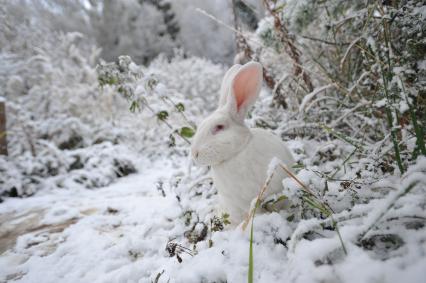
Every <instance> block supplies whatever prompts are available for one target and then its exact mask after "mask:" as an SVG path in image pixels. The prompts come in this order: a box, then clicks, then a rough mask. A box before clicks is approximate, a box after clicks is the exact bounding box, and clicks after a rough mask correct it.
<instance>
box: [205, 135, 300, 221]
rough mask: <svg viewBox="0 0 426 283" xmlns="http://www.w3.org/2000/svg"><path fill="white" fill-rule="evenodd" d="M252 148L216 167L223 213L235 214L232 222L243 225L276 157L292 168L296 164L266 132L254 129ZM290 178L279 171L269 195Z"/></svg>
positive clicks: (273, 136) (287, 151)
mask: <svg viewBox="0 0 426 283" xmlns="http://www.w3.org/2000/svg"><path fill="white" fill-rule="evenodd" d="M251 132H252V137H251V139H250V141H249V142H248V144H247V145H246V146H245V147H244V148H243V149H242V150H241V151H240V152H239V153H238V154H237V155H235V156H233V157H231V158H230V159H229V160H227V161H225V162H223V163H221V164H219V165H216V166H212V173H213V181H214V183H215V186H216V188H217V189H218V191H219V197H220V201H221V205H222V209H223V210H225V211H226V212H229V213H230V214H231V220H234V222H239V221H241V220H242V219H243V217H244V215H245V213H247V212H248V210H249V208H250V203H251V201H252V200H253V199H254V198H255V197H256V196H257V194H258V193H259V191H260V190H261V188H262V186H263V184H264V183H265V180H266V178H267V171H268V166H269V164H270V162H271V160H272V159H273V158H274V157H277V158H279V159H280V160H282V161H283V162H284V163H285V164H287V165H288V167H291V165H293V163H294V159H293V157H292V155H291V152H290V150H289V149H288V148H287V146H286V145H285V144H284V143H283V142H282V141H281V139H280V138H279V137H277V136H275V135H274V134H272V133H270V132H268V131H265V130H263V129H252V131H251ZM285 176H286V174H285V173H284V171H282V170H280V169H278V170H277V171H276V172H275V174H274V178H273V179H272V181H271V183H270V186H269V187H268V190H267V191H266V195H269V194H271V193H276V192H280V191H281V190H282V185H281V181H282V179H283V178H284V177H285Z"/></svg>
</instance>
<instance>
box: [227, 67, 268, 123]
mask: <svg viewBox="0 0 426 283" xmlns="http://www.w3.org/2000/svg"><path fill="white" fill-rule="evenodd" d="M262 81H263V67H262V65H261V64H259V63H257V62H249V63H247V64H245V65H244V66H242V67H241V68H239V70H238V71H237V73H236V74H235V76H234V78H233V80H232V82H231V91H230V92H229V99H227V107H228V111H229V112H230V114H231V115H232V116H233V117H234V118H235V119H236V120H237V121H239V122H241V123H242V122H243V121H244V118H245V117H246V115H247V111H248V110H249V109H250V107H251V106H253V104H254V103H255V101H256V99H257V97H258V96H259V92H260V89H261V87H262Z"/></svg>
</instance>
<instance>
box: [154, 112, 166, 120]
mask: <svg viewBox="0 0 426 283" xmlns="http://www.w3.org/2000/svg"><path fill="white" fill-rule="evenodd" d="M156 115H157V118H158V120H160V121H165V120H166V119H167V118H168V117H169V113H168V112H167V111H164V110H163V111H160V112H158V113H157V114H156Z"/></svg>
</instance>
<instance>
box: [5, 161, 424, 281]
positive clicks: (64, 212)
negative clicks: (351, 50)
mask: <svg viewBox="0 0 426 283" xmlns="http://www.w3.org/2000/svg"><path fill="white" fill-rule="evenodd" d="M425 161H426V159H425V158H421V159H420V160H419V162H418V163H417V165H416V166H414V167H413V168H412V169H411V171H410V172H408V173H407V177H403V178H402V179H401V182H402V183H401V185H402V186H401V188H404V186H405V185H407V184H411V183H412V182H413V181H417V182H422V184H426V178H425V175H424V173H423V174H421V173H419V172H425V166H426V163H425ZM184 164H185V161H184V160H182V163H181V166H177V167H176V166H175V165H173V164H171V163H170V162H168V161H166V160H160V161H157V162H156V163H155V164H152V163H149V162H148V161H147V160H140V163H138V169H139V170H140V172H141V173H139V174H136V175H131V176H128V177H125V178H122V179H120V180H119V181H118V182H116V183H114V184H112V185H110V186H108V187H105V188H101V189H98V190H86V189H78V188H76V189H75V190H74V191H73V192H70V191H68V190H56V191H52V192H49V193H39V194H37V195H35V196H33V197H30V198H26V199H6V200H5V202H4V203H2V205H1V206H0V216H1V217H2V219H4V220H3V221H2V226H0V227H1V228H0V233H2V235H5V234H4V233H5V230H6V231H7V230H8V229H10V228H11V227H15V229H17V227H19V226H20V224H25V223H26V221H27V220H30V221H32V223H31V225H30V226H29V227H33V228H31V229H29V230H28V231H26V232H25V234H23V235H22V236H19V237H18V238H17V242H16V245H14V246H13V245H8V247H7V250H6V251H5V252H4V253H3V254H2V255H1V256H0V264H1V265H2V266H3V267H7V268H1V269H0V270H1V271H0V280H3V281H4V280H6V279H7V278H8V280H11V279H12V278H13V279H14V280H15V281H16V282H39V280H40V278H43V282H58V281H61V282H151V281H153V280H155V278H156V276H157V275H158V274H160V273H161V276H160V279H159V281H158V282H168V281H169V280H170V282H202V281H203V280H204V281H209V282H213V281H216V282H217V281H227V282H242V281H245V280H246V273H247V268H248V244H249V237H248V233H247V232H243V231H242V230H241V229H240V228H227V229H225V230H224V231H221V232H214V233H212V234H210V235H209V236H208V237H207V238H206V239H205V240H202V241H201V242H198V243H196V244H195V246H196V250H193V248H192V247H191V245H190V244H189V243H188V242H187V241H186V240H185V238H184V237H183V234H184V232H185V230H187V229H188V226H186V225H185V223H184V219H183V218H182V214H183V213H184V211H185V210H186V209H185V207H186V206H187V205H191V204H188V203H187V204H185V201H189V202H193V204H192V207H193V208H197V207H204V210H206V209H207V212H206V211H205V212H204V214H205V217H204V218H208V217H207V215H208V214H209V212H208V211H209V210H212V209H213V207H214V202H216V201H217V200H216V195H213V196H210V197H206V196H204V197H199V196H197V195H196V194H195V195H194V194H193V195H191V194H189V193H188V191H186V193H185V194H181V195H180V196H181V198H182V200H181V202H179V201H178V199H177V198H176V189H175V188H173V187H170V186H164V187H163V189H164V193H165V194H164V195H163V194H162V193H161V192H160V191H159V190H158V189H157V186H156V184H158V181H159V180H167V179H168V178H172V177H173V175H175V174H179V172H181V170H182V169H181V168H184ZM298 177H299V178H300V179H301V180H307V179H308V178H309V177H307V176H305V177H304V173H303V172H299V174H298ZM180 189H181V190H182V189H183V188H180ZM183 190H184V191H185V189H183ZM423 190H424V187H423ZM299 192H300V189H299ZM397 193H398V192H395V193H393V194H392V195H390V196H389V199H392V200H394V197H393V196H394V195H395V194H397ZM418 193H420V192H418ZM421 194H424V192H422V193H421ZM211 198H213V199H211ZM403 198H409V199H413V198H418V196H417V197H416V196H415V195H408V194H407V195H405V196H403ZM191 199H192V201H191ZM376 202H377V201H376ZM376 202H374V201H373V202H372V203H370V204H368V205H364V204H360V205H359V206H355V207H354V208H353V210H352V212H347V211H344V212H342V213H341V216H339V215H337V217H336V219H340V220H338V221H339V222H340V223H341V224H340V226H341V233H342V238H343V240H344V242H345V245H346V247H347V249H348V255H346V256H345V255H344V254H343V252H342V251H341V246H340V242H339V240H338V238H337V235H336V234H335V233H334V234H333V232H331V231H329V232H326V230H324V231H323V232H320V234H323V233H326V235H323V236H325V237H319V238H316V239H315V238H314V239H310V240H307V239H304V238H303V237H304V236H303V235H305V233H306V232H309V231H315V230H316V229H318V228H319V227H321V225H320V222H318V220H317V219H310V220H302V221H301V222H300V223H299V224H297V223H293V222H289V221H287V220H286V217H283V214H284V215H286V212H279V213H277V212H272V213H266V214H259V215H257V216H256V218H255V222H254V225H255V226H254V227H255V231H254V240H255V243H254V255H255V261H254V262H255V278H256V282H278V281H280V280H282V278H289V279H291V280H292V281H294V282H317V281H334V280H343V281H344V282H374V281H375V280H379V279H380V280H383V281H384V282H394V279H395V278H405V279H404V282H421V281H419V279H421V278H422V276H423V275H424V269H422V268H421V267H422V266H423V267H424V264H426V258H425V256H424V254H425V252H426V247H424V245H423V244H421V243H422V241H424V240H425V234H424V230H423V229H419V230H410V233H408V234H406V235H405V236H403V237H404V242H405V241H407V242H405V245H404V246H403V247H402V248H400V252H399V257H395V258H393V259H389V260H386V261H383V260H381V259H379V258H377V259H375V257H374V256H372V255H371V254H370V251H368V250H365V249H363V248H361V247H359V246H358V245H355V243H356V241H357V237H356V236H355V235H357V234H359V233H361V232H362V231H363V228H362V227H367V226H368V225H370V224H371V223H372V222H371V220H368V219H376V217H373V215H377V213H378V212H379V211H383V209H382V207H385V206H386V203H390V201H386V202H381V203H380V205H379V206H378V205H376ZM417 203H419V204H421V203H422V201H421V200H419V199H417ZM415 207H416V205H413V207H412V208H411V209H409V210H408V211H406V212H405V213H403V214H406V213H407V215H409V214H410V213H413V212H414V211H415V210H414V208H415ZM360 209H361V210H360ZM358 210H360V211H359V212H357V211H358ZM362 211H364V212H362ZM366 211H371V212H369V215H371V216H369V217H368V218H366V219H365V220H363V221H362V222H363V223H364V224H363V225H362V226H359V225H360V219H359V218H357V217H355V218H352V216H350V215H351V214H352V215H356V214H359V213H365V212H366ZM419 212H421V213H422V214H424V212H423V211H421V210H420V211H419ZM202 214H203V212H201V213H200V216H201V218H200V220H204V218H203V216H202ZM34 215H37V217H34ZM399 215H401V212H400V213H399ZM388 216H391V214H389V215H388ZM342 217H343V218H342ZM343 219H346V220H343ZM326 222H327V221H326ZM326 222H324V223H326ZM26 225H28V224H26ZM24 228H25V227H24ZM389 233H392V232H389ZM327 234H329V235H328V236H327ZM400 236H401V234H400ZM407 237H408V238H407ZM288 238H291V240H290V241H289V242H287V244H286V245H283V244H279V242H280V241H281V242H282V243H284V242H285V241H286V239H288ZM208 239H211V241H212V243H213V246H212V247H211V248H209V244H208ZM410 239H411V240H410ZM170 241H175V242H177V243H179V244H181V245H183V246H185V247H187V248H189V249H190V251H191V253H192V254H193V255H192V256H191V255H188V254H181V258H182V262H181V263H179V262H178V260H177V259H176V258H175V257H170V256H169V254H168V253H167V252H166V250H165V248H166V245H167V243H168V242H170ZM287 246H288V249H287ZM401 249H402V250H401ZM327 261H331V262H333V264H331V265H330V264H329V263H327ZM358 270H363V272H362V273H359V272H357V271H358ZM354 274H357V276H356V277H354Z"/></svg>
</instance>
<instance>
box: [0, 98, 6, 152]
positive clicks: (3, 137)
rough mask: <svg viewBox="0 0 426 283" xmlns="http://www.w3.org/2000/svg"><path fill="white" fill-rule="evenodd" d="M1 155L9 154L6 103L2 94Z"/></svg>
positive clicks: (0, 103)
mask: <svg viewBox="0 0 426 283" xmlns="http://www.w3.org/2000/svg"><path fill="white" fill-rule="evenodd" d="M0 155H7V139H6V103H5V100H4V99H3V98H2V97H1V96H0Z"/></svg>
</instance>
